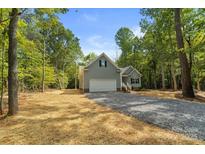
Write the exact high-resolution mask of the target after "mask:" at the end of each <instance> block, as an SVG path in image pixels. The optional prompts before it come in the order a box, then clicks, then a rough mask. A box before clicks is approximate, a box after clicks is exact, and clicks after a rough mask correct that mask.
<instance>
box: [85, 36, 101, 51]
mask: <svg viewBox="0 0 205 154" xmlns="http://www.w3.org/2000/svg"><path fill="white" fill-rule="evenodd" d="M86 42H87V43H88V44H89V45H90V46H92V47H95V48H103V46H104V45H103V44H104V42H103V40H102V36H101V35H93V36H91V37H89V38H88V39H87V40H86Z"/></svg>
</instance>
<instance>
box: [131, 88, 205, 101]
mask: <svg viewBox="0 0 205 154" xmlns="http://www.w3.org/2000/svg"><path fill="white" fill-rule="evenodd" d="M132 93H136V94H138V95H141V96H152V97H158V98H168V99H182V100H189V101H197V102H201V103H205V92H204V91H196V92H195V96H196V97H195V98H185V97H183V96H182V94H181V93H182V92H181V91H173V90H153V89H146V90H142V91H133V92H132Z"/></svg>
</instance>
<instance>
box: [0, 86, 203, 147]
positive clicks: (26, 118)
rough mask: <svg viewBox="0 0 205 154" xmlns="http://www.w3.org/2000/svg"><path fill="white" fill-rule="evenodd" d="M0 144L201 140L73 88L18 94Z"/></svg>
mask: <svg viewBox="0 0 205 154" xmlns="http://www.w3.org/2000/svg"><path fill="white" fill-rule="evenodd" d="M19 104H20V111H19V113H18V114H17V115H16V116H13V117H7V118H6V119H3V120H1V121H0V128H1V129H0V144H204V142H202V141H198V140H194V139H191V138H188V137H186V136H184V135H181V134H178V133H174V132H172V131H168V130H165V129H161V128H158V127H156V126H153V125H151V124H147V123H144V122H142V121H139V120H137V119H135V118H133V117H129V116H126V115H124V114H121V113H118V112H116V111H113V110H111V109H110V108H107V107H103V106H100V105H98V104H96V103H95V102H94V101H92V100H89V99H88V98H86V97H85V95H83V94H81V93H79V92H78V91H75V90H74V91H73V90H52V91H48V92H45V93H40V92H39V93H23V94H20V100H19Z"/></svg>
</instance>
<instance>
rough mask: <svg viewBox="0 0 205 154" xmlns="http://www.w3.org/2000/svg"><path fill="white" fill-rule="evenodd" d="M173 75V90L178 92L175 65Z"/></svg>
mask: <svg viewBox="0 0 205 154" xmlns="http://www.w3.org/2000/svg"><path fill="white" fill-rule="evenodd" d="M170 67H171V74H172V80H173V89H174V90H175V91H176V90H177V80H176V74H175V72H174V64H173V63H172V64H171V66H170Z"/></svg>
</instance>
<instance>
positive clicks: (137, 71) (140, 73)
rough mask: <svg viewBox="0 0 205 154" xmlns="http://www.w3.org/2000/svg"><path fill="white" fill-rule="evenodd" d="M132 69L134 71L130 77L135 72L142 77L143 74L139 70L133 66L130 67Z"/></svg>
mask: <svg viewBox="0 0 205 154" xmlns="http://www.w3.org/2000/svg"><path fill="white" fill-rule="evenodd" d="M130 67H131V68H132V69H133V71H132V72H130V73H129V74H128V75H130V74H131V73H133V72H134V71H135V72H137V74H139V75H140V77H142V74H141V73H140V72H139V71H138V70H137V69H135V68H134V67H133V66H130Z"/></svg>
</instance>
